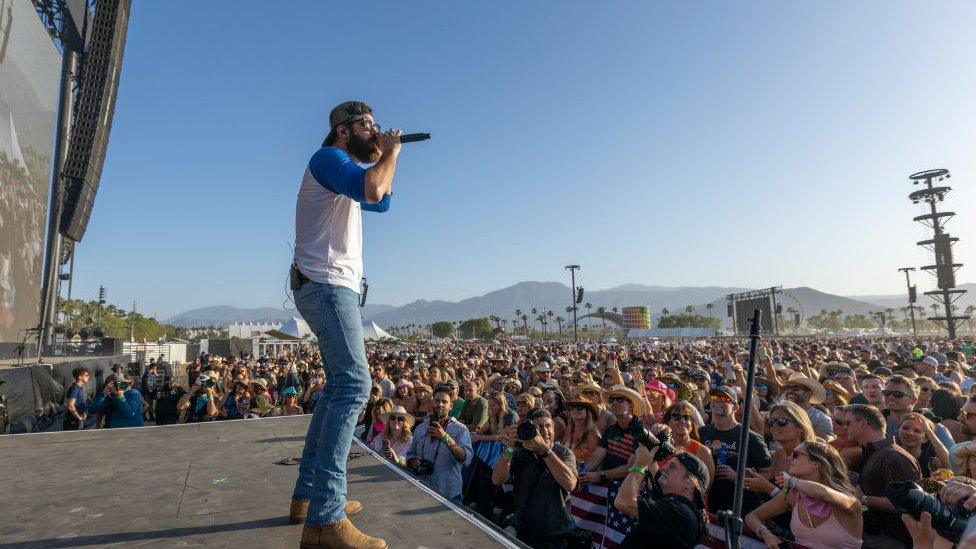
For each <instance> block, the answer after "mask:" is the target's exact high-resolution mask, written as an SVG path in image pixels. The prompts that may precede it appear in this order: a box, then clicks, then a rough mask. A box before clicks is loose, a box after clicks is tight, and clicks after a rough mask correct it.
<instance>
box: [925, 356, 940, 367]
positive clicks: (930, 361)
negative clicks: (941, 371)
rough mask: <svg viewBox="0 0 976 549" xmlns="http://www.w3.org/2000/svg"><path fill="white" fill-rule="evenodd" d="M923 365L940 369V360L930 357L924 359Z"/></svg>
mask: <svg viewBox="0 0 976 549" xmlns="http://www.w3.org/2000/svg"><path fill="white" fill-rule="evenodd" d="M922 363H923V364H928V365H929V366H932V367H933V368H938V367H939V359H937V358H935V357H934V356H932V355H929V356H927V357H924V358H922Z"/></svg>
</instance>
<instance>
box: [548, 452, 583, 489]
mask: <svg viewBox="0 0 976 549" xmlns="http://www.w3.org/2000/svg"><path fill="white" fill-rule="evenodd" d="M545 463H546V466H547V467H549V473H551V474H552V478H553V479H554V480H555V481H556V483H557V484H559V486H561V487H562V489H563V490H566V491H567V492H572V491H573V490H574V489H575V488H576V480H577V479H576V471H573V470H572V469H571V468H570V467H569V465H567V464H566V462H565V461H563V460H561V459H559V456H557V455H556V454H554V453H553V452H552V451H550V452H549V456H548V457H546V460H545Z"/></svg>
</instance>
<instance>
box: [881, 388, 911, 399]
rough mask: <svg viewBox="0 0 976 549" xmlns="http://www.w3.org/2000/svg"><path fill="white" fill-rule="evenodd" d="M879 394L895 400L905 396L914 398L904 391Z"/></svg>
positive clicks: (885, 391)
mask: <svg viewBox="0 0 976 549" xmlns="http://www.w3.org/2000/svg"><path fill="white" fill-rule="evenodd" d="M881 394H882V395H884V396H886V397H887V396H890V397H895V398H905V397H907V396H915V395H913V394H911V393H906V392H904V391H888V390H884V391H881Z"/></svg>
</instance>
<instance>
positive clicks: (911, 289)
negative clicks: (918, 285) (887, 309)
mask: <svg viewBox="0 0 976 549" xmlns="http://www.w3.org/2000/svg"><path fill="white" fill-rule="evenodd" d="M898 270H899V271H901V272H903V273H905V284H907V285H908V311H909V312H910V313H911V315H912V335H918V328H916V326H915V301H916V299H915V286H912V279H911V278H910V277H909V276H908V273H910V272H912V271H914V270H915V267H902V268H901V269H898Z"/></svg>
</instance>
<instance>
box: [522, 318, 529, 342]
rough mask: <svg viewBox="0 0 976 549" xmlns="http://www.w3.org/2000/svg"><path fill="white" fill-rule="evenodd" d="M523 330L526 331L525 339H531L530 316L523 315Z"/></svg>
mask: <svg viewBox="0 0 976 549" xmlns="http://www.w3.org/2000/svg"><path fill="white" fill-rule="evenodd" d="M522 328H523V329H525V337H529V315H522Z"/></svg>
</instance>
